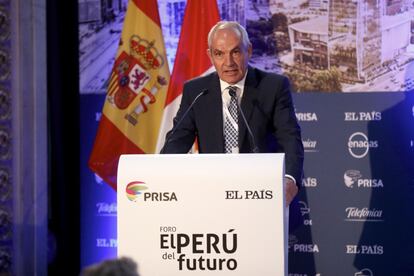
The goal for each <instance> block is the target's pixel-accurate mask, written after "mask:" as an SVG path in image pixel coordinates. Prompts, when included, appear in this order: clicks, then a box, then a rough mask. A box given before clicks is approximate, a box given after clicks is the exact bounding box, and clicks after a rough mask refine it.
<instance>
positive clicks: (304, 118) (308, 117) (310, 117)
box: [296, 112, 318, 122]
mask: <svg viewBox="0 0 414 276" xmlns="http://www.w3.org/2000/svg"><path fill="white" fill-rule="evenodd" d="M296 118H297V119H298V121H301V122H311V121H315V122H317V121H318V116H317V115H316V113H315V112H296Z"/></svg>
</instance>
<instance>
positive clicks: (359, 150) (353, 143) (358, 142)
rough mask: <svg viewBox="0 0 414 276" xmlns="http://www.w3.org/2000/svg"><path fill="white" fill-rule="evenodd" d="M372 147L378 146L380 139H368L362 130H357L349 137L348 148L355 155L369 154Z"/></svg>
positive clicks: (361, 156)
mask: <svg viewBox="0 0 414 276" xmlns="http://www.w3.org/2000/svg"><path fill="white" fill-rule="evenodd" d="M370 148H378V141H374V140H368V137H367V136H366V135H365V134H364V133H362V132H355V133H353V134H352V135H351V136H350V137H349V140H348V150H349V153H350V154H351V155H352V156H353V157H355V158H363V157H365V156H367V154H368V151H369V149H370Z"/></svg>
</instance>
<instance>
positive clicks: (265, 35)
mask: <svg viewBox="0 0 414 276" xmlns="http://www.w3.org/2000/svg"><path fill="white" fill-rule="evenodd" d="M127 2H128V1H127V0H79V20H80V22H79V38H80V64H81V68H80V71H81V76H80V79H81V80H80V83H81V87H80V88H81V89H80V90H81V91H82V92H81V93H105V92H106V85H107V79H108V77H109V74H110V71H111V69H112V66H113V62H114V57H115V54H116V49H117V46H118V40H119V36H120V33H121V31H122V23H123V18H124V14H125V10H126V6H127ZM186 3H187V0H158V8H159V11H160V17H161V24H162V29H163V35H164V41H165V45H166V51H167V59H168V62H169V66H170V71H172V68H173V64H174V59H175V51H176V48H177V45H178V40H179V36H180V31H181V23H182V20H183V17H184V11H185V6H186ZM217 6H218V8H219V12H220V15H221V18H222V19H223V20H235V21H238V22H240V23H241V24H242V25H244V26H245V27H246V29H247V31H248V33H249V36H250V40H251V42H252V44H253V57H252V59H251V64H252V65H253V66H256V67H259V68H262V69H264V70H267V71H272V72H276V73H281V74H285V75H287V76H288V77H289V78H290V80H291V82H292V87H293V90H294V91H296V92H369V91H406V90H410V89H412V88H414V76H409V75H407V74H406V70H405V68H407V67H408V66H409V65H410V63H413V62H414V0H360V1H356V0H352V1H351V0H350V1H342V0H217ZM197 39H198V38H197Z"/></svg>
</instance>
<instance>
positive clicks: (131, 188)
mask: <svg viewBox="0 0 414 276" xmlns="http://www.w3.org/2000/svg"><path fill="white" fill-rule="evenodd" d="M143 184H145V182H142V181H133V182H130V183H128V185H127V186H126V195H127V197H128V199H129V200H130V201H137V198H138V196H139V195H140V194H142V191H144V190H147V189H148V187H147V186H144V185H143Z"/></svg>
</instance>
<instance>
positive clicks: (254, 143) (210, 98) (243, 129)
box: [161, 21, 303, 204]
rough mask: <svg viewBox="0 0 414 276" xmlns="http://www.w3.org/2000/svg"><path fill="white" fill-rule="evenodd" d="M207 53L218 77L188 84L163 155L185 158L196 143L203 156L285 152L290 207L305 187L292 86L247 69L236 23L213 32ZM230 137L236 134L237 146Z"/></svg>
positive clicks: (247, 49)
mask: <svg viewBox="0 0 414 276" xmlns="http://www.w3.org/2000/svg"><path fill="white" fill-rule="evenodd" d="M207 54H208V55H209V57H210V59H211V62H212V63H213V65H214V67H215V69H216V72H214V73H212V74H209V75H206V76H203V77H200V78H196V79H193V80H190V81H188V82H187V83H186V84H185V85H184V91H183V96H182V100H181V105H180V108H179V110H178V112H177V115H176V117H175V118H174V127H173V129H172V130H171V131H170V132H169V133H167V136H166V143H165V145H164V147H163V149H162V150H161V152H162V153H187V152H188V151H189V150H190V148H191V146H192V145H193V143H194V141H195V139H196V138H197V143H198V150H199V152H200V153H249V152H284V153H285V158H286V201H287V204H290V202H291V201H292V199H293V198H294V197H295V195H296V194H297V192H298V187H299V185H300V183H301V178H302V173H303V146H302V140H301V134H300V128H299V125H298V123H297V121H296V116H295V113H294V108H293V104H292V99H291V94H290V90H289V81H288V80H287V78H285V77H283V76H281V75H277V74H272V73H267V72H263V71H261V70H259V69H256V68H253V67H250V66H248V61H249V59H250V57H251V55H252V45H251V43H250V41H249V38H248V35H247V32H246V30H245V29H244V28H243V27H242V26H241V25H239V24H238V23H237V22H228V21H221V22H219V23H217V24H216V25H215V26H214V27H213V28H212V29H211V31H210V33H209V35H208V50H207ZM237 101H238V104H237ZM240 107H241V108H240ZM232 110H233V112H232ZM243 116H244V117H245V118H246V120H247V122H248V125H246V123H245V122H244V119H243ZM249 127H250V128H251V133H252V135H250V134H249ZM229 133H233V134H234V133H235V134H236V138H235V141H236V142H235V143H232V141H231V139H232V138H228V137H229ZM255 148H256V149H255Z"/></svg>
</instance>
